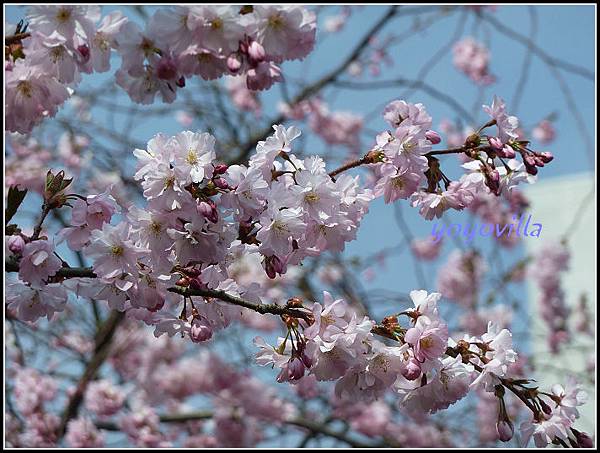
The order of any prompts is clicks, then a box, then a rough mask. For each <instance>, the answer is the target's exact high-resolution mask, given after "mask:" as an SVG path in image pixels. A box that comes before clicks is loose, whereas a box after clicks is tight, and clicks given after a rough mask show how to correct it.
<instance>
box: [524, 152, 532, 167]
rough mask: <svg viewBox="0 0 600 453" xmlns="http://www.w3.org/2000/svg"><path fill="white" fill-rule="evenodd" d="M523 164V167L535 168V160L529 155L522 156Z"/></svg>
mask: <svg viewBox="0 0 600 453" xmlns="http://www.w3.org/2000/svg"><path fill="white" fill-rule="evenodd" d="M523 163H524V164H525V166H529V167H535V159H534V157H533V156H532V155H531V154H523Z"/></svg>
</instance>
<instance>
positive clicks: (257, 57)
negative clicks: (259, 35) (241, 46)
mask: <svg viewBox="0 0 600 453" xmlns="http://www.w3.org/2000/svg"><path fill="white" fill-rule="evenodd" d="M248 56H249V57H250V60H251V61H252V62H253V63H260V62H261V61H263V60H264V59H265V56H266V53H265V48H264V47H263V46H262V45H260V44H259V43H258V42H257V41H252V42H251V43H250V45H249V46H248Z"/></svg>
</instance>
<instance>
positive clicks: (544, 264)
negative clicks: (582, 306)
mask: <svg viewBox="0 0 600 453" xmlns="http://www.w3.org/2000/svg"><path fill="white" fill-rule="evenodd" d="M569 258H570V253H569V250H568V249H567V247H566V245H565V244H561V243H546V244H544V245H543V247H542V248H541V249H540V250H539V251H538V252H537V253H536V254H535V257H534V263H533V266H532V267H531V268H530V274H531V277H532V278H533V279H534V280H535V282H536V283H537V285H538V287H539V289H540V294H539V296H538V306H539V311H540V315H541V317H542V319H543V320H544V322H545V323H546V325H547V327H548V346H549V347H550V349H551V350H552V351H554V352H556V351H558V350H559V348H560V346H561V344H563V343H566V342H568V341H569V339H570V333H569V327H568V324H567V323H568V320H569V315H570V310H569V308H568V307H567V305H566V302H565V294H564V291H563V289H562V287H561V281H560V280H561V273H563V272H564V271H566V270H567V269H568V267H569Z"/></svg>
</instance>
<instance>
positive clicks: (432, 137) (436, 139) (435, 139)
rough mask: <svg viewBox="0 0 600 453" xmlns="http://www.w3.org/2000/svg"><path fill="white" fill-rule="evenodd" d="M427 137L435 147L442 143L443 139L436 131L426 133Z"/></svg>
mask: <svg viewBox="0 0 600 453" xmlns="http://www.w3.org/2000/svg"><path fill="white" fill-rule="evenodd" d="M425 137H426V138H427V140H429V141H430V142H431V144H433V145H437V144H438V143H440V142H441V141H442V137H441V136H440V134H438V133H437V132H436V131H427V132H425Z"/></svg>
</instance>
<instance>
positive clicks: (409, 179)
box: [372, 96, 553, 220]
mask: <svg viewBox="0 0 600 453" xmlns="http://www.w3.org/2000/svg"><path fill="white" fill-rule="evenodd" d="M483 108H484V110H485V112H487V113H488V114H489V115H490V117H491V120H490V121H489V122H487V123H486V124H484V125H483V126H482V127H481V128H479V130H478V131H476V132H474V133H473V134H471V135H469V136H468V137H467V138H466V140H465V141H464V143H463V144H462V146H459V147H457V148H452V149H448V150H441V151H435V150H432V145H435V144H438V143H440V141H441V137H440V135H439V134H438V133H437V132H435V131H433V130H431V129H430V127H431V117H430V116H429V114H428V113H427V111H426V110H425V107H424V106H423V105H422V104H410V103H407V102H405V101H394V102H392V103H390V104H389V105H388V106H387V107H386V108H385V110H384V118H385V119H386V120H387V121H388V123H389V124H390V125H391V126H392V127H394V128H395V130H394V131H393V132H392V131H385V132H383V133H381V134H379V135H378V136H377V140H376V141H377V144H376V146H375V147H374V148H373V151H372V152H373V153H376V158H375V162H378V163H377V164H376V166H375V169H374V171H375V175H376V181H375V185H374V194H375V196H381V195H383V197H384V200H385V201H386V203H390V202H393V201H395V200H398V199H409V198H410V199H411V202H412V205H413V206H414V207H418V208H419V213H420V214H421V215H422V216H423V217H424V218H425V219H427V220H431V219H433V218H435V217H438V218H439V217H441V215H442V214H443V213H444V212H445V211H447V210H448V209H455V210H459V211H460V210H463V209H465V208H467V207H470V206H471V205H472V204H473V203H474V202H475V201H476V200H477V199H478V198H481V197H482V196H483V195H485V194H493V195H496V196H500V195H502V196H504V197H505V198H509V199H510V197H511V192H512V191H513V189H514V188H515V187H516V186H517V185H518V184H519V183H522V182H528V183H531V182H534V179H533V176H534V175H536V174H537V171H538V167H543V166H544V165H545V164H547V163H548V162H550V161H552V159H553V156H552V154H551V153H549V152H538V151H532V150H530V149H529V148H528V145H529V142H527V141H522V140H518V137H519V135H518V126H519V121H518V119H517V118H516V117H515V116H511V115H509V114H508V113H507V112H506V105H505V103H504V101H503V100H502V99H501V98H499V97H497V96H494V99H493V102H492V105H491V106H487V105H484V106H483ZM491 126H496V127H497V132H496V134H495V135H485V134H483V133H482V131H483V130H485V129H486V128H488V127H491ZM449 153H454V154H461V155H462V156H464V157H465V158H466V162H465V163H464V164H463V168H464V169H465V170H466V171H465V173H464V174H463V175H462V176H461V177H460V179H458V180H457V181H451V180H450V179H449V178H448V177H447V176H446V175H445V174H444V172H443V171H442V169H441V164H440V161H439V159H438V158H437V157H435V156H436V155H442V154H449ZM517 154H520V155H521V159H522V163H521V162H520V161H519V160H517V159H516V156H517ZM424 183H426V184H427V187H421V185H422V184H424ZM441 183H443V185H444V188H442V187H441ZM482 194H483V195H482Z"/></svg>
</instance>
